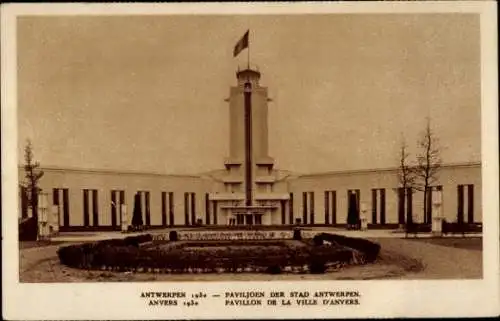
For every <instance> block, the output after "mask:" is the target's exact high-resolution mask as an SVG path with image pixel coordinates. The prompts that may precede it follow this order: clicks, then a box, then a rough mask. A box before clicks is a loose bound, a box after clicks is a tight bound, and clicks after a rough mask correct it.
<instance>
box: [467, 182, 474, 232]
mask: <svg viewBox="0 0 500 321" xmlns="http://www.w3.org/2000/svg"><path fill="white" fill-rule="evenodd" d="M467 218H468V220H469V223H474V185H472V184H469V185H467Z"/></svg>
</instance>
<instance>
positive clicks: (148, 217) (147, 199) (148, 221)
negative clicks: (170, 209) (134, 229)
mask: <svg viewBox="0 0 500 321" xmlns="http://www.w3.org/2000/svg"><path fill="white" fill-rule="evenodd" d="M144 197H145V200H144V204H145V207H146V208H145V210H146V213H145V214H146V226H151V210H150V206H149V205H150V196H149V192H144Z"/></svg>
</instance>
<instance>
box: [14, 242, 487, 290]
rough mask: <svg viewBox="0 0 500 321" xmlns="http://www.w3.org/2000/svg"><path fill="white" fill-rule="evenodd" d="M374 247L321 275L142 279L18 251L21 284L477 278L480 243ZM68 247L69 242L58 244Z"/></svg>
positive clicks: (47, 250)
mask: <svg viewBox="0 0 500 321" xmlns="http://www.w3.org/2000/svg"><path fill="white" fill-rule="evenodd" d="M371 239H372V240H374V241H376V242H378V243H380V245H381V246H382V250H381V253H380V257H379V259H378V260H377V261H376V262H375V263H373V264H368V265H364V266H352V267H347V268H344V269H341V270H338V271H336V272H332V273H326V274H319V275H317V274H316V275H315V274H279V275H268V274H250V273H235V274H226V273H224V274H148V273H128V272H125V273H119V272H109V271H86V270H78V269H73V268H68V267H66V266H63V265H61V264H59V260H58V258H57V254H56V251H57V249H58V248H59V246H60V244H57V245H53V244H50V243H40V244H36V243H35V244H30V245H29V246H28V245H26V246H23V245H21V246H20V260H19V264H20V265H19V272H20V273H19V274H20V281H21V282H96V281H101V282H111V281H118V282H120V281H121V282H140V281H228V280H230V281H268V280H269V281H270V280H300V279H303V280H374V279H462V278H481V277H482V251H481V243H482V239H481V238H464V239H462V238H444V239H430V238H421V239H400V238H394V237H393V238H371ZM64 244H70V243H64Z"/></svg>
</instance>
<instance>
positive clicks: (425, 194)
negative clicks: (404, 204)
mask: <svg viewBox="0 0 500 321" xmlns="http://www.w3.org/2000/svg"><path fill="white" fill-rule="evenodd" d="M427 220H428V217H427V187H425V188H424V223H425V224H428V223H429V222H428V221H427Z"/></svg>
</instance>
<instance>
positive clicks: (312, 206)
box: [309, 192, 314, 224]
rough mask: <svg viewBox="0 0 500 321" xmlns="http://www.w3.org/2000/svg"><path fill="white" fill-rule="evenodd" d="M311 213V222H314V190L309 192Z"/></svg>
mask: <svg viewBox="0 0 500 321" xmlns="http://www.w3.org/2000/svg"><path fill="white" fill-rule="evenodd" d="M309 201H310V204H311V205H310V206H309V215H310V216H311V224H314V192H309Z"/></svg>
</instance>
